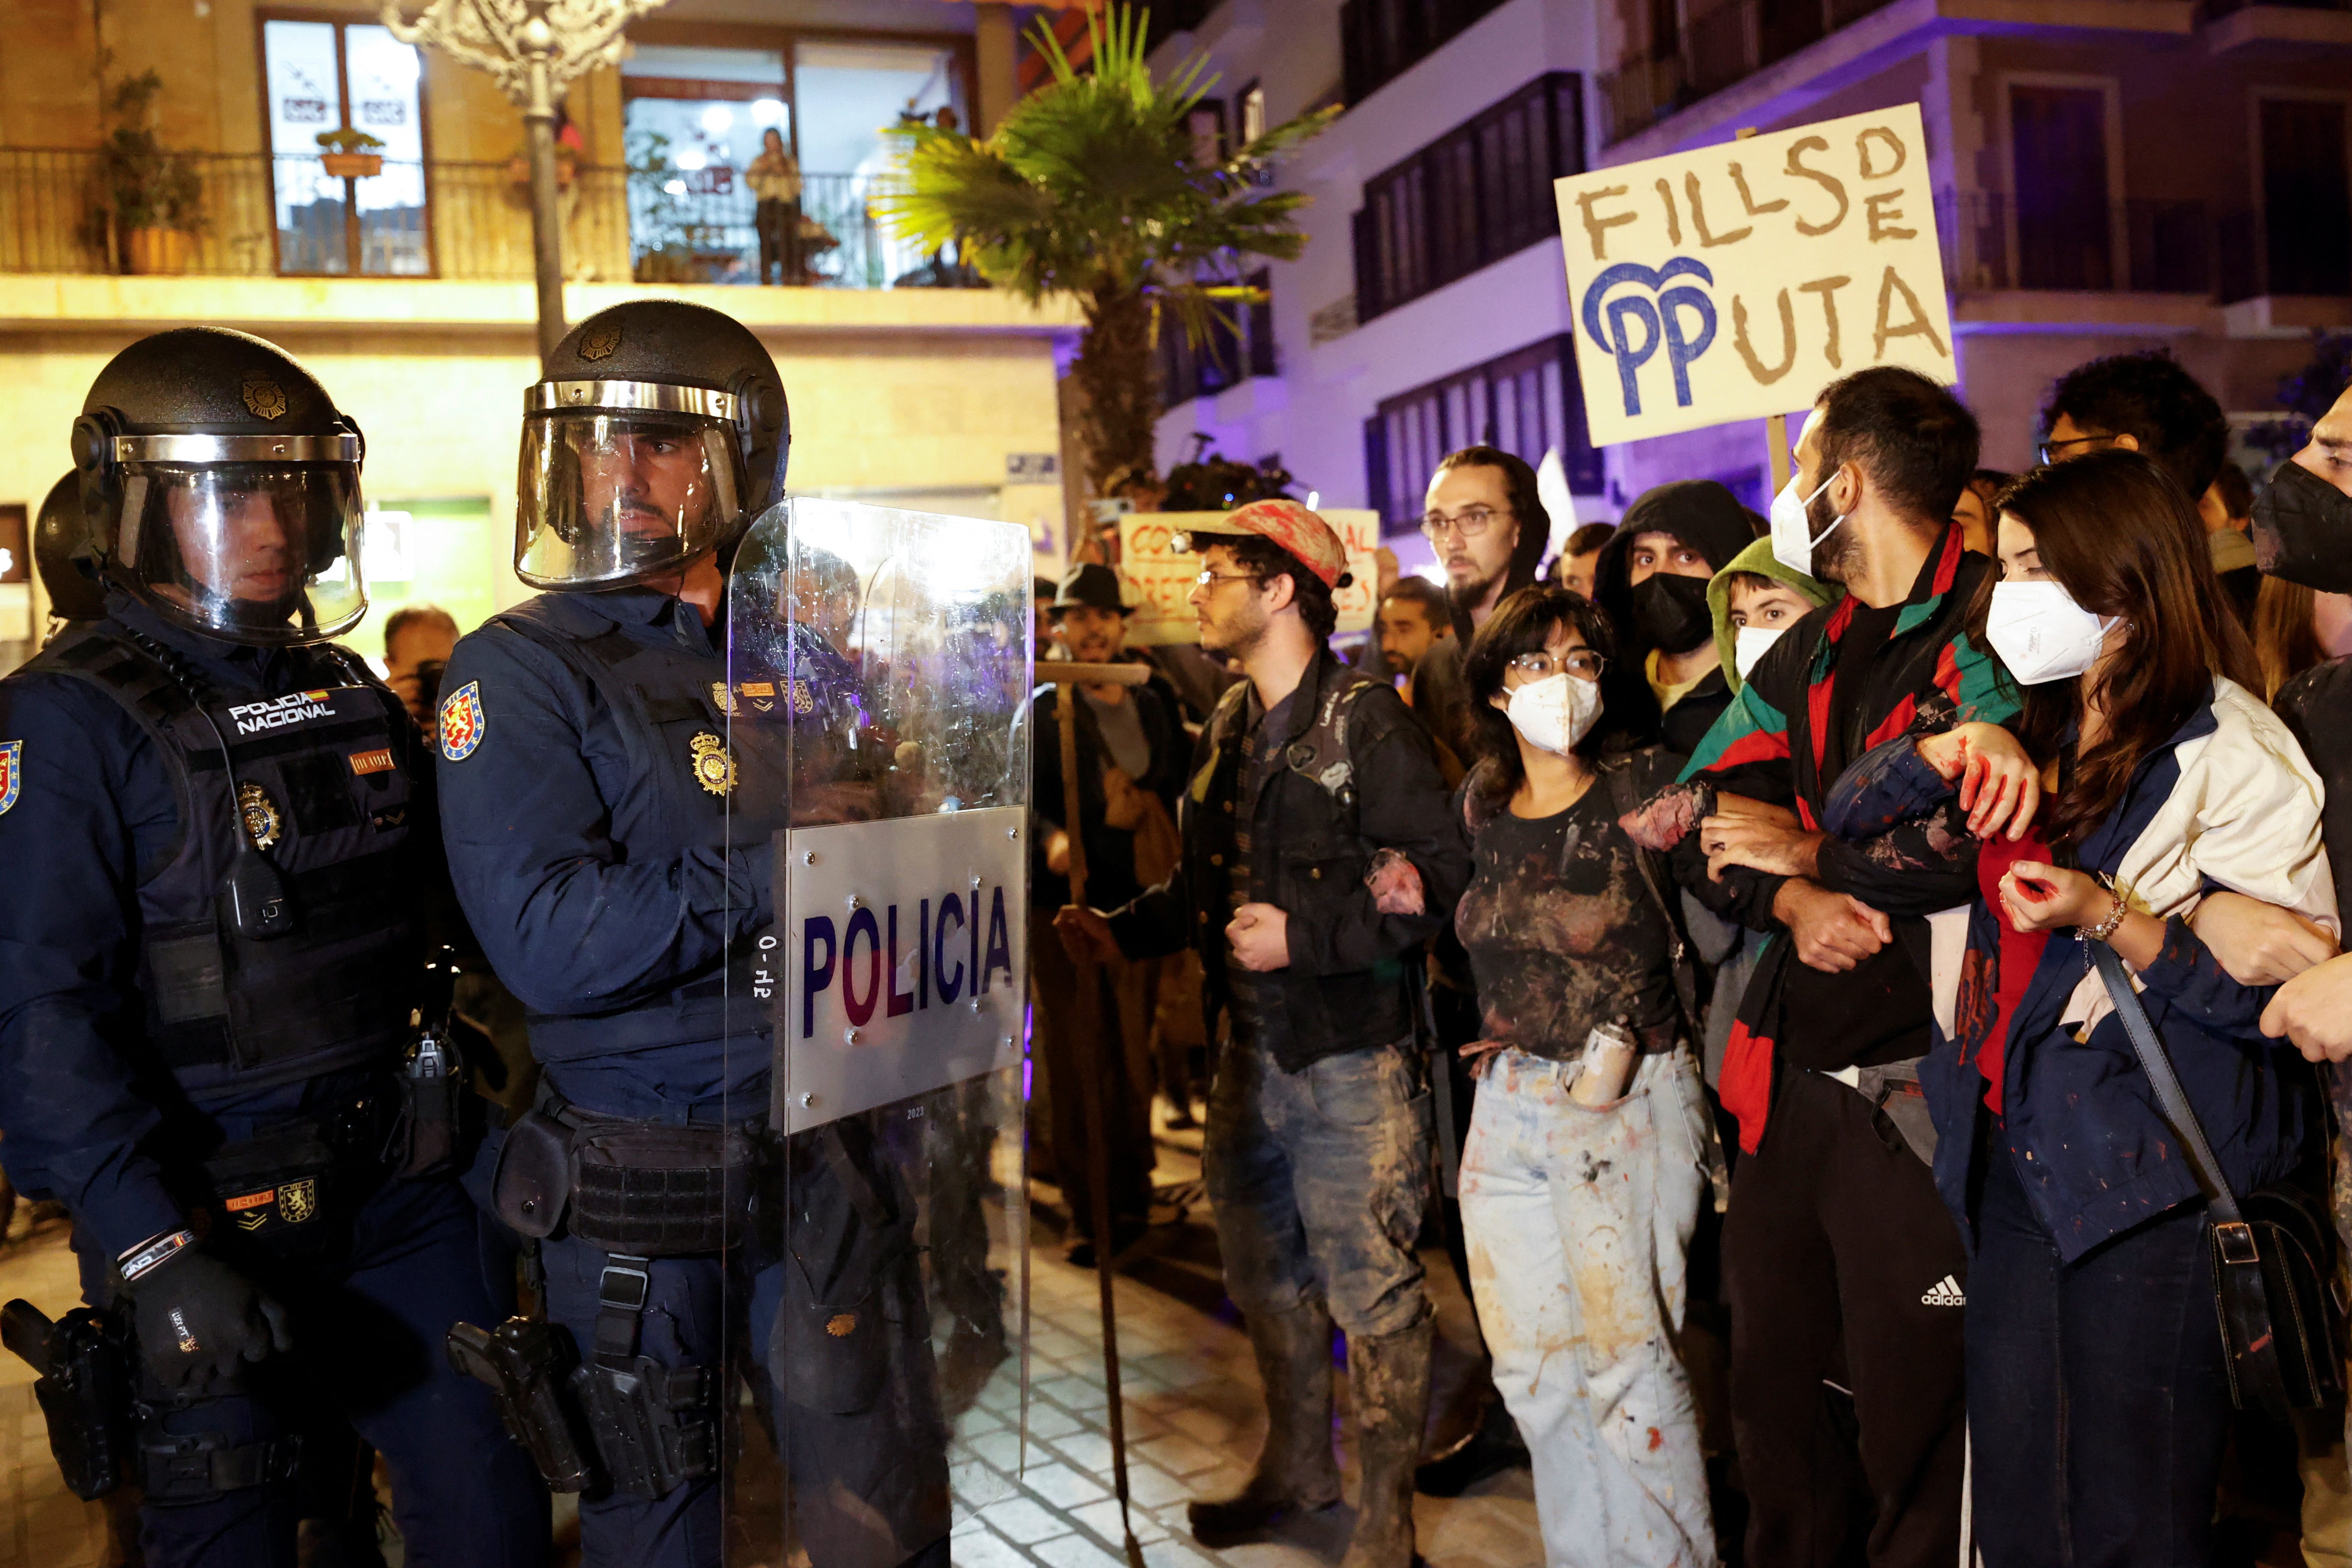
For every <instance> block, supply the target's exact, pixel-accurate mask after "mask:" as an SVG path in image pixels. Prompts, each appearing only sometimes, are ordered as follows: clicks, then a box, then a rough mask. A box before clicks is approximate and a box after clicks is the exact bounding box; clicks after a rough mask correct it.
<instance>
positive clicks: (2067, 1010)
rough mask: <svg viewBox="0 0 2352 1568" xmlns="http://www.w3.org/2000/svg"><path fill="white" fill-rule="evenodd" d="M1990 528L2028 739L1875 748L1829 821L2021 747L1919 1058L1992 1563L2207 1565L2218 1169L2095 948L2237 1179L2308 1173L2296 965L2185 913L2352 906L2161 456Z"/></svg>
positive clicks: (1978, 622) (1947, 787)
mask: <svg viewBox="0 0 2352 1568" xmlns="http://www.w3.org/2000/svg"><path fill="white" fill-rule="evenodd" d="M1996 543H1997V547H1998V552H1999V553H1998V557H1997V558H1998V560H1999V562H2000V580H1999V581H1998V582H1997V583H1993V584H1990V585H1989V587H1988V588H1987V590H1986V591H1984V592H1983V593H1981V594H1980V595H1979V599H1978V602H1977V604H1976V605H1975V606H1974V609H1973V611H1972V615H1971V619H1970V631H1969V636H1970V637H1972V638H1977V639H1979V640H1984V641H1989V642H1990V646H1991V647H1992V649H1993V651H1994V652H1995V653H1997V654H1999V655H2000V658H2001V659H2002V661H2003V662H2004V664H2005V665H2006V667H2007V675H2008V678H2009V679H2011V680H2012V681H2014V682H2015V683H2016V684H2017V685H2018V686H2020V687H2021V688H2022V698H2023V710H2022V712H2021V714H2020V715H2019V716H2018V718H2017V719H2016V720H2015V721H2013V725H2012V728H2013V730H2014V738H2011V736H2010V735H2008V734H2005V733H2004V732H2003V731H1999V730H1995V729H1993V728H1992V727H1990V726H1988V725H1982V724H1964V725H1961V726H1959V727H1958V728H1957V729H1955V730H1952V731H1948V732H1947V733H1946V734H1943V735H1939V736H1936V737H1933V738H1930V739H1927V740H1924V741H1918V742H1916V743H1915V742H1913V741H1912V740H1910V739H1908V738H1905V739H1898V740H1895V741H1891V742H1887V744H1886V745H1885V746H1883V747H1881V748H1880V749H1879V750H1878V751H1876V752H1871V753H1869V754H1867V755H1865V756H1864V758H1862V759H1861V760H1859V761H1857V762H1856V763H1854V764H1853V767H1852V768H1851V769H1849V770H1848V772H1847V773H1846V775H1845V777H1844V778H1843V779H1842V780H1841V781H1840V785H1839V788H1838V789H1837V790H1835V791H1833V792H1832V796H1831V799H1830V802H1829V809H1828V811H1827V812H1826V813H1825V821H1824V826H1827V827H1828V828H1829V829H1830V830H1831V831H1832V832H1843V833H1846V834H1848V835H1849V836H1851V834H1852V833H1853V832H1854V831H1856V830H1860V831H1869V830H1871V829H1873V828H1874V827H1875V826H1878V825H1879V824H1881V823H1883V822H1884V821H1885V820H1887V819H1889V818H1890V817H1891V816H1896V815H1903V816H1908V815H1915V814H1916V812H1917V811H1918V810H1920V809H1924V808H1926V807H1928V806H1931V805H1934V804H1935V803H1937V802H1938V801H1940V800H1941V799H1942V798H1943V797H1944V796H1946V795H1949V794H1950V793H1951V792H1952V789H1953V781H1957V780H1959V779H1961V778H1962V776H1963V774H1964V773H1965V772H1967V771H1968V770H1969V767H1970V765H1971V764H1972V763H1975V764H1982V763H1987V762H1992V763H1997V764H1998V766H1999V767H2001V768H2009V767H2013V766H2014V765H2015V764H2017V763H2023V764H2024V768H2023V770H2021V772H2018V773H2014V774H2013V775H2012V776H2013V777H2014V778H2015V779H2016V781H2017V783H2018V786H2019V787H2018V788H2017V790H2016V792H2015V793H2014V794H2013V795H2012V794H2011V793H2009V792H2008V791H2007V790H2006V789H2004V790H2003V792H2002V794H2001V795H2000V799H1999V800H1998V801H1997V802H1996V803H1995V804H1994V805H1992V807H1991V808H1990V810H1986V809H1984V803H1983V802H1982V800H1981V799H1979V800H1978V801H1976V802H1975V803H1974V804H1975V805H1977V806H1978V807H1979V811H1978V822H1977V824H1976V826H1977V827H1978V829H1979V831H1981V832H1984V833H1986V834H1988V835H1989V837H1986V838H1985V841H1984V845H1983V848H1982V850H1981V853H1980V854H1979V859H1978V879H1979V889H1981V891H1980V896H1979V900H1978V902H1977V904H1976V906H1975V907H1974V909H1973V910H1972V911H1971V915H1970V920H1969V941H1968V949H1967V952H1966V954H1965V956H1964V957H1963V959H1962V961H1961V964H1960V972H1959V983H1958V996H1957V998H1956V999H1955V1000H1954V1016H1953V1026H1952V1028H1951V1030H1950V1031H1949V1037H1947V1038H1944V1039H1942V1040H1941V1041H1940V1043H1939V1044H1938V1045H1937V1048H1936V1050H1935V1052H1934V1053H1933V1054H1932V1055H1931V1056H1930V1057H1929V1058H1928V1059H1927V1063H1926V1065H1925V1067H1924V1068H1923V1069H1922V1072H1921V1075H1920V1076H1921V1080H1922V1082H1923V1084H1924V1086H1925V1087H1926V1089H1927V1097H1928V1102H1929V1107H1930V1110H1932V1112H1933V1114H1934V1120H1935V1123H1936V1130H1937V1134H1938V1138H1937V1143H1936V1150H1935V1170H1936V1181H1937V1187H1938V1189H1939V1190H1940V1191H1941V1192H1942V1194H1943V1196H1944V1199H1945V1202H1946V1203H1947V1204H1948V1205H1950V1207H1951V1210H1952V1213H1953V1214H1954V1215H1955V1216H1957V1217H1958V1220H1959V1222H1960V1225H1961V1227H1962V1231H1963V1234H1964V1235H1966V1236H1967V1237H1969V1241H1970V1244H1971V1247H1972V1249H1973V1251H1972V1260H1971V1264H1970V1271H1969V1279H1968V1280H1967V1284H1966V1297H1967V1302H1968V1307H1967V1310H1968V1321H1967V1353H1968V1389H1969V1428H1970V1432H1971V1435H1972V1436H1973V1438H1974V1454H1975V1463H1976V1482H1975V1485H1976V1495H1977V1496H1978V1497H1979V1498H1982V1499H1997V1500H1999V1506H1998V1507H1997V1508H1990V1509H1980V1510H1978V1512H1977V1516H1976V1529H1977V1540H1978V1542H1979V1545H1980V1546H1981V1548H1982V1551H1983V1555H1984V1560H1985V1562H1986V1563H1988V1564H1990V1565H1991V1568H2009V1565H2010V1564H2015V1563H2042V1562H2047V1561H2048V1560H2049V1559H2050V1556H2051V1552H2052V1545H2051V1543H2052V1542H2059V1541H2064V1542H2072V1547H2073V1552H2072V1560H2073V1561H2075V1562H2082V1563H2093V1562H2096V1563H2205V1562H2210V1561H2211V1559H2212V1555H2213V1549H2214V1542H2213V1541H2212V1538H2211V1537H2212V1529H2211V1514H2212V1500H2213V1489H2214V1482H2215V1478H2216V1475H2217V1473H2218V1471H2219V1468H2220V1465H2221V1448H2222V1442H2223V1437H2224V1435H2225V1432H2226V1429H2227V1427H2228V1425H2229V1419H2230V1410H2231V1393H2230V1384H2229V1377H2228V1372H2227V1369H2226V1365H2225V1362H2224V1356H2223V1350H2222V1344H2221V1333H2220V1331H2219V1329H2218V1327H2217V1324H2216V1320H2215V1316H2214V1307H2213V1284H2212V1279H2211V1276H2210V1262H2209V1260H2208V1257H2207V1243H2206V1195H2205V1194H2204V1193H2202V1192H2201V1191H2200V1187H2199V1183H2198V1178H2197V1174H2196V1172H2195V1170H2194V1168H2193V1167H2192V1165H2191V1163H2190V1162H2189V1160H2187V1159H2185V1158H2183V1157H2182V1153H2181V1149H2180V1144H2179V1138H2178V1134H2177V1133H2176V1131H2175V1130H2174V1129H2173V1128H2172V1127H2171V1126H2170V1125H2169V1124H2168V1122H2167V1121H2166V1119H2165V1117H2164V1115H2163V1113H2162V1111H2161V1110H2160V1108H2159V1106H2158V1099H2157V1095H2156V1091H2155V1089H2154V1088H2153V1087H2152V1086H2151V1084H2150V1083H2149V1081H2148V1079H2147V1075H2146V1074H2145V1073H2144V1072H2143V1070H2142V1069H2141V1067H2140V1064H2139V1060H2138V1058H2137V1054H2136V1053H2135V1051H2134V1050H2133V1047H2132V1045H2131V1041H2130V1039H2129V1037H2127V1035H2126V1032H2125V1027H2124V1023H2123V1020H2122V1019H2121V1018H2120V1017H2119V1016H2117V1015H2116V1012H2115V1010H2114V1008H2113V1006H2112V1005H2111V1004H2110V1002H2109V1000H2108V997H2107V993H2106V991H2105V987H2104V985H2103V984H2102V983H2101V980H2100V978H2099V976H2098V974H2097V973H2096V972H2095V969H2094V968H2093V966H2092V965H2091V963H2089V962H2088V960H2089V953H2088V952H2087V944H2088V943H2091V942H2106V943H2108V944H2109V945H2111V946H2112V947H2113V948H2114V949H2115V951H2116V953H2117V955H2118V956H2120V957H2121V958H2122V959H2123V961H2124V963H2126V965H2127V966H2128V967H2129V968H2131V969H2132V970H2133V971H2135V972H2136V974H2137V984H2138V988H2139V989H2140V991H2141V993H2142V1001H2143V1003H2144V1005H2145V1006H2146V1009H2147V1014H2148V1016H2149V1018H2150V1020H2151V1021H2152V1022H2153V1024H2154V1026H2155V1027H2156V1031H2157V1033H2158V1036H2159V1037H2161V1038H2162V1040H2163V1043H2164V1047H2165V1049H2166V1052H2167V1054H2168V1057H2169V1058H2170V1059H2171V1062H2172V1066H2173V1068H2174V1070H2175V1072H2176V1073H2177V1075H2178V1076H2179V1079H2180V1082H2181V1085H2182V1087H2183V1088H2184V1089H2185V1090H2186V1091H2187V1094H2188V1097H2189V1101H2190V1103H2191V1105H2192V1106H2193V1108H2194V1110H2195V1111H2196V1114H2197V1118H2198V1121H2200V1123H2201V1124H2202V1126H2203V1129H2204V1132H2205V1135H2206V1138H2207V1139H2208V1141H2209V1142H2210V1143H2211V1145H2212V1147H2213V1151H2214V1152H2215V1154H2216V1155H2217V1156H2218V1157H2219V1161H2220V1163H2221V1169H2222V1171H2223V1173H2224V1174H2225V1175H2226V1177H2227V1179H2228V1182H2229V1184H2230V1186H2231V1190H2232V1191H2233V1192H2235V1193H2238V1194H2246V1193H2251V1192H2252V1191H2254V1190H2255V1189H2256V1188H2258V1187H2261V1186H2263V1185H2264V1184H2269V1183H2273V1182H2277V1181H2280V1180H2282V1179H2283V1178H2284V1177H2286V1176H2287V1175H2288V1174H2289V1173H2291V1172H2293V1171H2294V1169H2295V1168H2296V1166H2297V1165H2298V1164H2299V1163H2301V1162H2302V1161H2303V1159H2304V1158H2305V1155H2306V1153H2307V1152H2309V1151H2310V1148H2311V1141H2312V1139H2313V1138H2314V1136H2315V1132H2316V1123H2315V1100H2314V1095H2313V1092H2312V1090H2313V1087H2314V1086H2313V1082H2312V1079H2311V1076H2310V1069H2309V1068H2307V1067H2306V1066H2305V1065H2304V1064H2303V1063H2302V1062H2301V1061H2300V1060H2299V1059H2298V1058H2296V1057H2295V1055H2294V1051H2293V1050H2292V1049H2291V1048H2290V1047H2286V1046H2284V1045H2283V1044H2281V1043H2278V1042H2274V1041H2271V1040H2266V1039H2264V1038H2263V1035H2262V1032H2261V1030H2260V1028H2259V1027H2258V1020H2259V1019H2260V1017H2261V1016H2262V1011H2263V1005H2264V1003H2265V1002H2266V1001H2267V1000H2268V998H2269V995H2270V990H2269V988H2267V987H2252V986H2245V985H2241V984H2238V983H2237V982H2236V981H2234V980H2232V979H2231V978H2230V976H2229V975H2228V974H2227V973H2224V972H2223V971H2222V969H2221V966H2220V965H2219V964H2218V963H2216V962H2215V961H2214V958H2213V956H2212V954H2211V952H2209V951H2208V949H2207V948H2206V947H2205V945H2204V943H2203V942H2201V941H2200V939H2199V937H2198V936H2197V934H2196V932H2195V931H2194V930H2193V929H2192V928H2191V925H2190V923H2189V921H2190V918H2191V916H2192V914H2193V911H2194V910H2195V907H2196V905H2197V902H2198V900H2199V899H2200V897H2201V896H2202V895H2203V894H2205V893H2206V892H2207V891H2209V890H2210V889H2214V888H2225V889H2233V890H2235V891H2237V892H2240V893H2243V894H2246V895H2248V896H2249V897H2252V898H2254V899H2258V900H2263V901H2264V902H2267V903H2272V904H2276V905H2280V906H2283V907H2284V908H2287V909H2291V910H2296V911H2298V912H2300V913H2302V914H2304V915H2305V916H2306V917H2308V918H2311V919H2314V920H2320V921H2329V922H2331V923H2332V921H2333V919H2334V917H2335V914H2336V894H2335V889H2334V887H2333V884H2332V883H2331V881H2330V879H2329V876H2328V869H2327V858H2326V852H2325V851H2324V850H2323V849H2322V848H2321V847H2320V833H2319V814H2320V804H2321V789H2320V783H2319V779H2318V777H2317V776H2316V775H2315V773H2313V771H2312V769H2311V767H2310V765H2309V764H2308V763H2306V762H2305V759H2304V755H2303V752H2302V750H2301V748H2299V747H2298V746H2297V745H2296V744H2295V742H2294V738H2293V736H2291V735H2290V734H2289V733H2288V732H2287V730H2286V728H2285V726H2284V724H2282V723H2281V722H2280V721H2278V720H2277V719H2276V718H2274V717H2273V716H2272V714H2271V711H2270V710H2269V709H2268V708H2266V707H2264V706H2263V703H2262V701H2261V700H2260V699H2259V698H2257V697H2256V696H2255V695H2254V693H2253V692H2252V691H2251V690H2249V689H2247V688H2248V686H2249V685H2251V684H2252V683H2253V682H2255V681H2256V680H2257V679H2259V677H2258V676H2257V675H2256V674H2255V671H2254V665H2253V658H2252V655H2251V653H2250V652H2249V650H2248V648H2247V646H2246V641H2245V637H2244V636H2243V634H2242V633H2241V632H2240V631H2239V629H2238V626H2237V621H2236V618H2235V616H2233V615H2232V614H2231V609H2230V606H2229V604H2228V601H2227V600H2226V599H2225V597H2224V596H2223V593H2222V590H2221V584H2219V583H2217V582H2216V581H2215V580H2214V576H2213V572H2212V568H2211V566H2210V563H2209V561H2208V559H2207V556H2206V549H2205V540H2204V535H2203V531H2202V529H2201V528H2200V525H2199V523H2198V520H2197V514H2196V512H2195V510H2193V509H2192V507H2191V505H2190V503H2189V500H2188V498H2187V497H2186V496H2185V495H2183V494H2182V493H2181V491H2180V489H2179V485H2178V484H2176V483H2174V482H2173V481H2172V480H2171V479H2168V478H2167V477H2166V476H2165V475H2164V474H2163V473H2162V472H2161V471H2160V470H2159V469H2158V468H2156V467H2155V466H2154V465H2153V464H2152V463H2150V462H2149V461H2148V459H2147V458H2145V457H2142V456H2140V455H2139V454H2137V453H2135V452H2132V451H2129V450H2125V449H2116V450H2110V451H2105V452H2097V453H2093V454H2090V455H2088V456H2085V457H2081V458H2071V459H2069V460H2068V461H2066V462H2063V463H2059V464H2055V465H2053V466H2052V467H2049V468H2042V469H2039V470H2037V471H2035V472H2033V473H2032V474H2029V475H2027V476H2026V477H2025V478H2024V479H2021V480H2019V481H2018V482H2017V483H2015V484H2013V485H2011V487H2010V488H2009V489H2006V490H2005V491H2003V492H2002V494H2001V496H2000V504H1999V508H1998V511H1997V536H1996ZM1963 800H1964V804H1966V803H1968V797H1967V795H1965V794H1964V795H1963ZM2003 826H2005V828H2006V831H1997V829H1999V828H2001V827H2003ZM1954 1285H1955V1289H1954V1292H1953V1293H1954V1294H1958V1282H1954ZM1929 1294H1930V1295H1933V1294H1935V1292H1934V1291H1930V1292H1929ZM1923 1310H1934V1309H1933V1304H1932V1303H1929V1304H1928V1305H1927V1307H1925V1308H1923Z"/></svg>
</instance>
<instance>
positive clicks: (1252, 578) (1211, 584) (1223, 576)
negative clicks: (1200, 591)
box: [1192, 572, 1265, 593]
mask: <svg viewBox="0 0 2352 1568" xmlns="http://www.w3.org/2000/svg"><path fill="white" fill-rule="evenodd" d="M1264 580H1265V579H1263V578H1261V577H1260V576H1258V574H1256V573H1255V572H1203V573H1202V574H1200V575H1199V576H1198V577H1195V578H1193V579H1192V581H1193V582H1194V583H1195V584H1198V585H1199V586H1201V587H1203V588H1206V589H1208V590H1209V591H1210V592H1211V593H1214V592H1216V588H1217V584H1220V583H1258V582H1263V581H1264Z"/></svg>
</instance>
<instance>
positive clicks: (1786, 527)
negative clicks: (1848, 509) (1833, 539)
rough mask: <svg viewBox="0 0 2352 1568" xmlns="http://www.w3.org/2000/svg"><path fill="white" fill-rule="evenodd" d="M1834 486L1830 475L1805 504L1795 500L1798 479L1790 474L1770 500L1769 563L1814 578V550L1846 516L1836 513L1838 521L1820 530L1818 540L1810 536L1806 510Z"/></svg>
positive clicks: (1802, 501) (1832, 475)
mask: <svg viewBox="0 0 2352 1568" xmlns="http://www.w3.org/2000/svg"><path fill="white" fill-rule="evenodd" d="M1836 482H1837V475H1836V474H1834V473H1832V474H1831V475H1830V477H1829V478H1828V479H1823V480H1822V489H1819V490H1815V491H1814V492H1813V493H1812V494H1811V495H1809V496H1807V497H1805V499H1804V500H1798V499H1797V476H1796V475H1794V474H1790V476H1789V482H1788V483H1787V484H1785V485H1782V486H1781V487H1780V494H1779V495H1776V496H1774V497H1773V498H1772V559H1773V560H1775V561H1778V562H1779V563H1780V564H1781V565H1783V566H1786V567H1787V568H1788V569H1789V570H1790V571H1791V572H1795V573H1798V574H1801V575H1803V576H1807V577H1810V576H1811V575H1812V574H1813V546H1814V545H1816V544H1819V543H1820V542H1822V540H1823V539H1827V538H1828V537H1829V536H1830V535H1831V534H1832V533H1835V532H1836V531H1838V529H1839V528H1840V527H1842V526H1843V524H1844V522H1845V520H1846V515H1847V514H1846V513H1844V512H1840V513H1838V517H1837V521H1835V522H1832V523H1831V524H1830V525H1829V526H1828V527H1827V528H1825V529H1823V530H1822V531H1821V537H1820V538H1819V539H1817V538H1815V537H1814V536H1813V526H1812V524H1811V522H1810V521H1807V518H1806V515H1805V513H1806V509H1807V508H1808V507H1810V506H1811V505H1812V504H1813V502H1814V500H1817V499H1818V498H1819V497H1820V495H1821V493H1822V490H1825V489H1829V488H1830V486H1832V485H1833V484H1835V483H1836Z"/></svg>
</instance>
